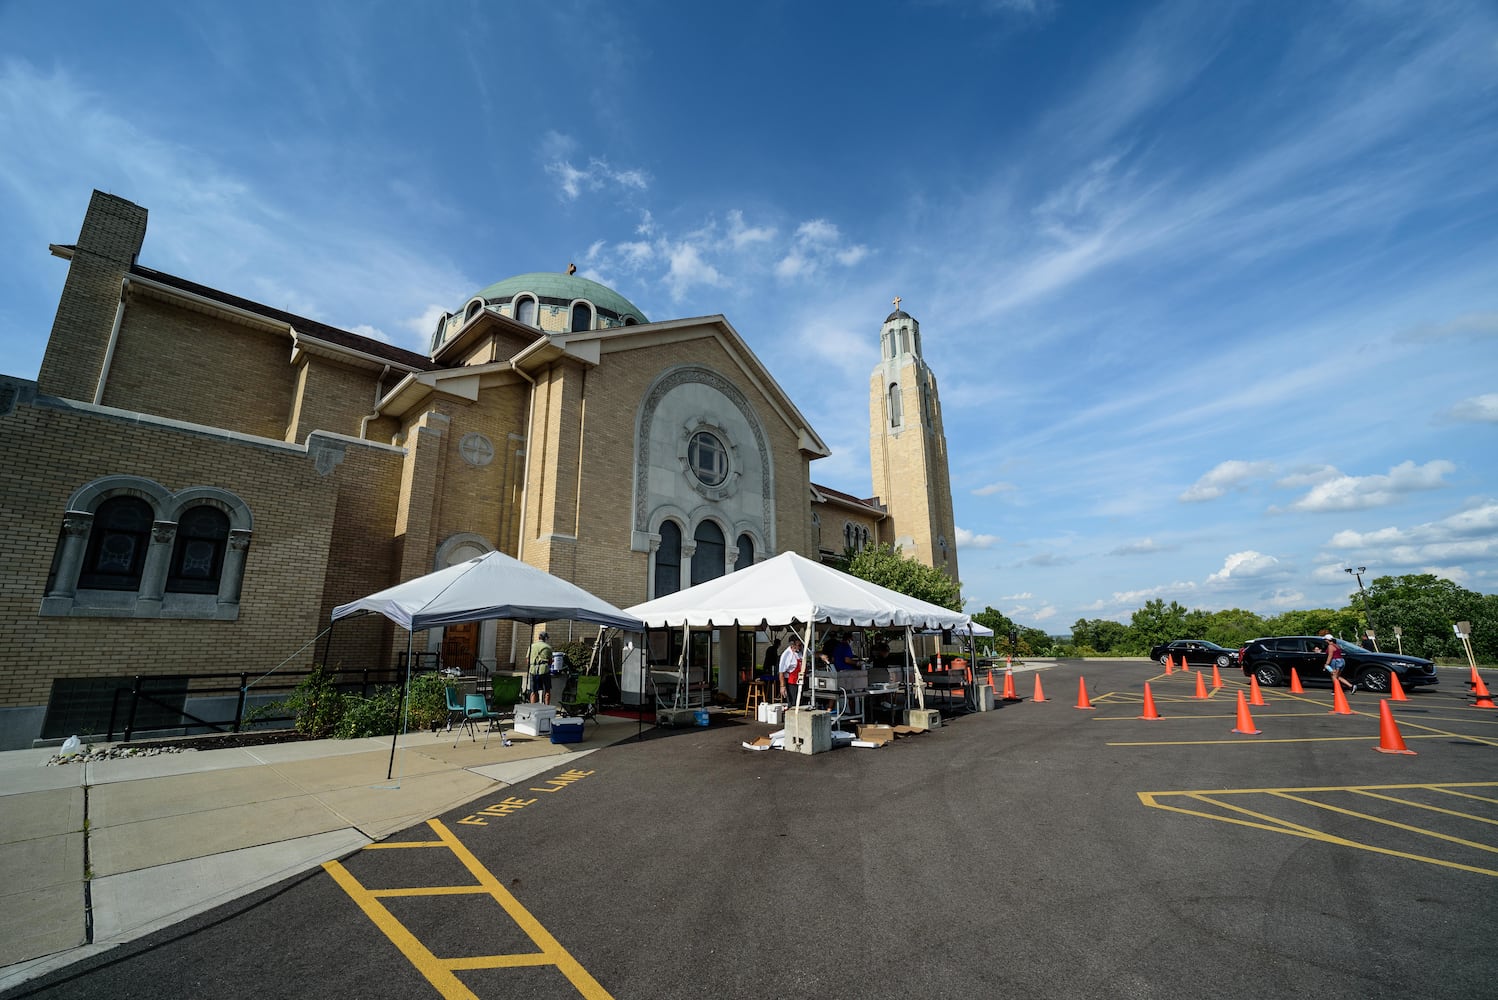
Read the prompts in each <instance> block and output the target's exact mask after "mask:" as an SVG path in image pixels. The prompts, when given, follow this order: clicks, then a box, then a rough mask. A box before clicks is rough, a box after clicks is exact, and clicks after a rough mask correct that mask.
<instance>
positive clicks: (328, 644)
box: [313, 618, 337, 667]
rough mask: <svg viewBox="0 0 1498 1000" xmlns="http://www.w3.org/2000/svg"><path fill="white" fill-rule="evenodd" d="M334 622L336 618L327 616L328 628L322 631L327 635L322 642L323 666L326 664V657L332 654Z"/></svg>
mask: <svg viewBox="0 0 1498 1000" xmlns="http://www.w3.org/2000/svg"><path fill="white" fill-rule="evenodd" d="M336 623H337V619H334V618H329V619H328V630H327V632H325V633H323V634H324V635H325V636H326V637H327V638H326V640H325V641H324V642H323V644H322V665H323V666H325V667H326V666H327V665H328V657H329V656H332V655H333V626H334V625H335V624H336ZM316 641H317V640H316V639H314V640H313V642H316Z"/></svg>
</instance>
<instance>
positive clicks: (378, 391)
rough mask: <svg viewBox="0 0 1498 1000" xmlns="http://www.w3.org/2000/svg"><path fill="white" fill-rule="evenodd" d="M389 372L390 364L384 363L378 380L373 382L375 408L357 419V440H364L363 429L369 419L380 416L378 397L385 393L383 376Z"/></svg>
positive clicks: (365, 427)
mask: <svg viewBox="0 0 1498 1000" xmlns="http://www.w3.org/2000/svg"><path fill="white" fill-rule="evenodd" d="M389 374H390V366H389V365H386V366H385V369H384V370H383V371H382V372H380V378H379V381H377V382H376V383H375V408H374V412H373V413H370V414H367V415H365V416H364V417H363V418H361V419H360V420H359V440H361V441H362V440H364V433H365V431H367V430H368V429H369V422H370V421H371V420H375V419H378V418H379V416H380V397H381V396H383V395H384V394H385V376H387V375H389Z"/></svg>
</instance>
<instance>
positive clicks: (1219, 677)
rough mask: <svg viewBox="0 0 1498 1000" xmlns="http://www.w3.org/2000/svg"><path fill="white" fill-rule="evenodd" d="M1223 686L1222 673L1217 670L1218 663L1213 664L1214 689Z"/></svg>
mask: <svg viewBox="0 0 1498 1000" xmlns="http://www.w3.org/2000/svg"><path fill="white" fill-rule="evenodd" d="M1220 687H1222V675H1221V674H1219V673H1218V672H1217V664H1215V663H1214V664H1212V690H1213V691H1216V690H1217V689H1218V688H1220Z"/></svg>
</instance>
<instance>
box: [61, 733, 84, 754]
mask: <svg viewBox="0 0 1498 1000" xmlns="http://www.w3.org/2000/svg"><path fill="white" fill-rule="evenodd" d="M82 749H83V741H82V740H80V739H79V738H78V737H76V736H69V737H68V738H67V739H65V740H63V741H62V750H61V751H60V754H59V755H60V756H63V757H71V756H73V755H74V754H75V753H78V752H79V751H81V750H82Z"/></svg>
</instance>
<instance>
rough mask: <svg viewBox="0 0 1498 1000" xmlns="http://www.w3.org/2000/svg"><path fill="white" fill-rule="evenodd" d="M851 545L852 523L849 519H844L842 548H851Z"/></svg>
mask: <svg viewBox="0 0 1498 1000" xmlns="http://www.w3.org/2000/svg"><path fill="white" fill-rule="evenodd" d="M852 547H853V523H852V522H851V521H844V522H843V548H845V549H851V548H852Z"/></svg>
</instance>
